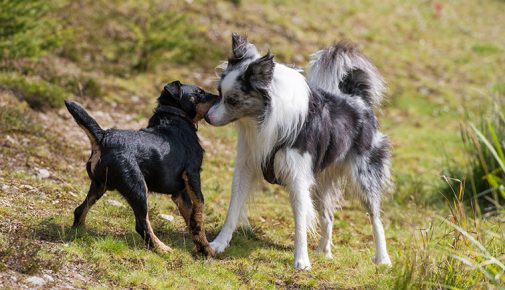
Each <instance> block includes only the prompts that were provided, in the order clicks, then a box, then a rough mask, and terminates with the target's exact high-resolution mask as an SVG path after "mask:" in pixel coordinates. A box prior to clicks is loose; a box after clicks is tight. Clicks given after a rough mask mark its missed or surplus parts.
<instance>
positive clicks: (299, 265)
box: [295, 259, 311, 271]
mask: <svg viewBox="0 0 505 290" xmlns="http://www.w3.org/2000/svg"><path fill="white" fill-rule="evenodd" d="M310 268H311V266H310V261H309V260H308V259H307V260H302V259H301V260H297V261H295V269H296V270H304V271H308V270H310Z"/></svg>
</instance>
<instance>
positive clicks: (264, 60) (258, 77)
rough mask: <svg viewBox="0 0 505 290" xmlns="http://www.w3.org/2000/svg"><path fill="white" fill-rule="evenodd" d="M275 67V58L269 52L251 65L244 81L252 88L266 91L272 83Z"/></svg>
mask: <svg viewBox="0 0 505 290" xmlns="http://www.w3.org/2000/svg"><path fill="white" fill-rule="evenodd" d="M274 66H275V63H274V56H273V55H271V54H270V52H268V53H267V54H265V55H264V56H262V57H260V58H258V59H257V60H255V61H253V62H251V63H250V64H249V67H247V70H246V71H245V73H244V79H245V80H246V81H247V82H248V83H249V84H250V85H251V87H253V88H256V89H264V88H266V87H267V86H268V85H269V84H270V83H271V82H272V78H273V76H274Z"/></svg>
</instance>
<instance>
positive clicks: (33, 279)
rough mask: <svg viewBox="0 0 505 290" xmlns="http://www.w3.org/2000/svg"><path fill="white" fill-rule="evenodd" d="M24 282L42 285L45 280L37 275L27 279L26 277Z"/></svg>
mask: <svg viewBox="0 0 505 290" xmlns="http://www.w3.org/2000/svg"><path fill="white" fill-rule="evenodd" d="M26 282H28V283H31V284H33V285H35V286H42V285H44V284H46V280H44V279H42V278H40V277H37V276H31V277H29V278H28V279H26Z"/></svg>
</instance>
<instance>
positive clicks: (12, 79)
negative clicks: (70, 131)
mask: <svg viewBox="0 0 505 290" xmlns="http://www.w3.org/2000/svg"><path fill="white" fill-rule="evenodd" d="M0 88H1V89H3V90H8V91H11V92H13V93H14V94H15V95H16V96H17V97H18V98H19V99H21V100H24V101H26V102H27V103H28V104H29V105H30V107H32V108H34V109H37V110H41V109H47V108H59V107H62V106H63V101H64V100H65V98H67V97H68V95H69V94H68V93H67V92H66V91H65V90H64V89H62V88H61V87H59V86H57V85H53V84H51V83H48V82H46V81H44V80H40V79H30V78H28V77H26V76H23V75H19V74H15V73H0Z"/></svg>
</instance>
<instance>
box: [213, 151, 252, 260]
mask: <svg viewBox="0 0 505 290" xmlns="http://www.w3.org/2000/svg"><path fill="white" fill-rule="evenodd" d="M237 161H239V160H237ZM256 182H257V176H256V175H255V173H254V170H252V168H251V167H250V166H248V165H247V164H246V162H245V161H242V162H237V166H236V167H235V172H234V174H233V182H232V189H231V200H230V206H229V208H228V213H227V214H226V220H225V222H224V225H223V228H222V229H221V231H220V232H219V234H218V235H217V237H216V238H215V239H214V241H212V242H211V243H210V246H211V247H212V248H213V249H214V250H215V251H216V253H222V252H223V251H224V249H226V247H228V244H229V243H230V240H231V238H232V236H233V232H234V231H235V229H236V228H237V224H238V220H239V217H241V216H242V218H243V219H246V218H245V213H244V211H245V206H246V201H247V199H248V197H249V194H250V192H251V191H252V188H253V185H254V184H255V183H256Z"/></svg>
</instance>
